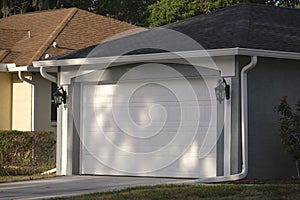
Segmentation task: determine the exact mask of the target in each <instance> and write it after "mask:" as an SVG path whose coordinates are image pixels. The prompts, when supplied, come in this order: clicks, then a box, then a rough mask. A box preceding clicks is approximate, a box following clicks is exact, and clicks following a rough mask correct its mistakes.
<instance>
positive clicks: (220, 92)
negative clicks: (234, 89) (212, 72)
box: [215, 79, 230, 104]
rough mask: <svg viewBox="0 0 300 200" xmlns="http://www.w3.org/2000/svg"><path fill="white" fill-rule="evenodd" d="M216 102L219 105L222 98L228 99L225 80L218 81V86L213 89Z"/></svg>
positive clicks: (228, 88)
mask: <svg viewBox="0 0 300 200" xmlns="http://www.w3.org/2000/svg"><path fill="white" fill-rule="evenodd" d="M215 93H216V97H217V101H218V102H219V103H220V104H221V103H222V102H223V101H224V98H226V99H227V100H228V99H230V85H228V84H227V82H226V80H225V79H223V81H222V80H219V81H218V86H217V87H216V88H215Z"/></svg>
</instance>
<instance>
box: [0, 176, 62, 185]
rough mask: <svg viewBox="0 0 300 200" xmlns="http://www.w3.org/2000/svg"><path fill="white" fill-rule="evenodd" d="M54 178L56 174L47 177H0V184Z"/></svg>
mask: <svg viewBox="0 0 300 200" xmlns="http://www.w3.org/2000/svg"><path fill="white" fill-rule="evenodd" d="M55 176H56V174H49V175H40V174H37V175H28V176H0V183H8V182H15V181H27V180H35V179H42V178H50V177H55Z"/></svg>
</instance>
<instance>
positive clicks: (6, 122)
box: [0, 72, 12, 130]
mask: <svg viewBox="0 0 300 200" xmlns="http://www.w3.org/2000/svg"><path fill="white" fill-rule="evenodd" d="M11 81H12V75H11V74H10V73H7V72H0V91H1V94H2V98H0V109H1V112H0V130H10V129H11V105H12V104H11V100H12V98H11V97H12V82H11Z"/></svg>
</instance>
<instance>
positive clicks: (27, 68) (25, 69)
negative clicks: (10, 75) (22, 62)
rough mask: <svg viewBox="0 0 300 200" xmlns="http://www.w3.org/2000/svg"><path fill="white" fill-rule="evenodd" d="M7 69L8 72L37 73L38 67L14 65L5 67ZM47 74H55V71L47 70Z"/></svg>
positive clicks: (52, 69) (53, 69)
mask: <svg viewBox="0 0 300 200" xmlns="http://www.w3.org/2000/svg"><path fill="white" fill-rule="evenodd" d="M7 69H8V71H9V72H19V71H22V72H39V71H40V69H39V68H38V67H33V66H18V67H17V66H16V65H11V66H7ZM47 71H48V72H57V69H55V68H51V69H48V70H47Z"/></svg>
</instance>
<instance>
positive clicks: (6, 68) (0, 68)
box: [0, 63, 16, 72]
mask: <svg viewBox="0 0 300 200" xmlns="http://www.w3.org/2000/svg"><path fill="white" fill-rule="evenodd" d="M10 67H16V64H15V63H0V71H1V72H9V68H10Z"/></svg>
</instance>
